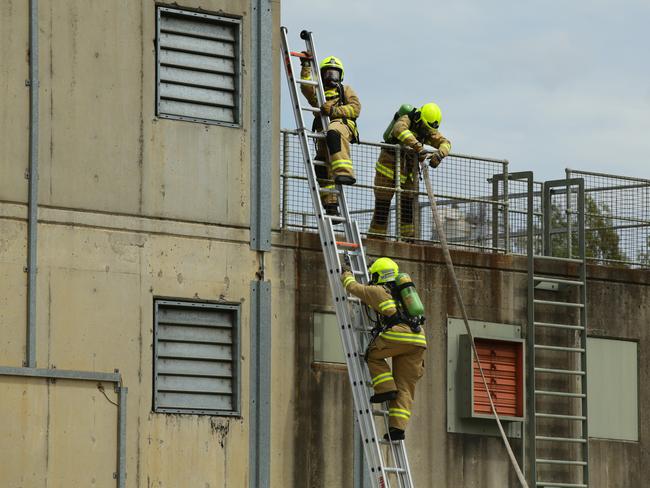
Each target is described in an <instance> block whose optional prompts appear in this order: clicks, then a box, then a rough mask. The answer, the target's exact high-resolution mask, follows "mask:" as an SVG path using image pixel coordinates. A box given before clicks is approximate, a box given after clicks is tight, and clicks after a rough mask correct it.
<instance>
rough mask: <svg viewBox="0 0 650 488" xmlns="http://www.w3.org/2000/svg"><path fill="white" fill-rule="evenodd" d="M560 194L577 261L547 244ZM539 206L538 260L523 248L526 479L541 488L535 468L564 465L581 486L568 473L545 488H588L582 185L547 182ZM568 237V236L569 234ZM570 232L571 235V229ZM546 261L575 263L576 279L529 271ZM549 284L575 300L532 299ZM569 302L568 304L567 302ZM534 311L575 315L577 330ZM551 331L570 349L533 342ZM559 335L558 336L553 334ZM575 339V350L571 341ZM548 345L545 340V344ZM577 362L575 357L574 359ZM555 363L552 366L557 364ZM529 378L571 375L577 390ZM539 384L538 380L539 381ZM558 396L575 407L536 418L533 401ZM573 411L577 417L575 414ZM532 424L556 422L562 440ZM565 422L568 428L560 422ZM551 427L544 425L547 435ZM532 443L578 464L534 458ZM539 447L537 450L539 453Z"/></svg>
mask: <svg viewBox="0 0 650 488" xmlns="http://www.w3.org/2000/svg"><path fill="white" fill-rule="evenodd" d="M557 187H560V188H563V190H562V192H565V194H566V195H567V206H569V205H570V204H571V203H570V195H572V194H576V195H577V199H576V200H577V206H578V208H577V212H576V214H577V215H578V222H577V233H578V252H577V256H576V255H574V256H571V257H570V258H563V257H558V256H554V255H553V251H554V249H553V243H552V242H551V235H552V234H551V233H550V232H549V228H550V225H551V221H550V217H549V215H550V209H551V208H552V207H551V204H552V196H553V195H554V194H555V193H558V194H559V193H560V191H559V190H555V188H557ZM543 204H544V208H545V212H544V216H545V219H544V255H541V256H540V255H535V254H534V253H533V251H532V246H529V252H528V286H529V295H528V297H529V298H528V307H529V334H530V335H529V351H530V355H529V358H530V361H529V373H530V374H529V378H530V383H531V385H530V386H532V390H533V395H532V398H531V402H530V404H529V405H530V406H531V408H530V409H529V413H530V419H531V420H530V425H529V430H528V437H529V439H528V442H529V443H530V451H529V452H530V456H531V458H530V463H531V471H530V478H531V480H532V484H533V485H534V486H546V484H547V483H545V482H540V481H538V479H537V476H538V473H537V466H538V465H540V464H551V465H553V464H555V465H559V464H561V465H566V466H573V467H575V468H577V469H580V471H581V480H580V481H579V482H576V481H574V479H579V478H577V477H574V475H577V472H569V473H567V475H566V476H570V477H571V478H569V479H567V480H566V481H563V482H560V481H558V482H555V483H550V484H549V486H567V487H568V486H583V487H587V486H589V433H588V408H587V311H586V310H587V262H586V252H585V221H584V180H583V179H581V178H573V179H566V180H557V181H549V182H546V183H545V184H544V191H543ZM531 211H532V201H531V199H529V220H530V218H531V217H530V212H531ZM529 227H530V224H529ZM569 232H571V230H569ZM574 232H575V229H574ZM528 238H529V241H531V242H532V234H531V233H530V232H529V237H528ZM542 260H543V261H547V262H557V263H564V264H568V263H575V264H576V265H577V268H578V270H577V271H578V277H576V278H573V277H572V278H571V279H566V278H563V277H553V276H551V277H550V279H548V278H547V277H545V276H541V275H543V274H544V273H539V272H538V271H537V270H536V268H535V262H536V261H542ZM545 280H546V281H551V282H556V283H560V284H566V285H574V286H575V288H573V291H574V292H575V293H576V294H577V301H576V298H575V296H576V295H571V296H573V298H571V300H572V301H571V302H569V301H566V302H560V301H556V300H553V301H550V300H539V299H536V298H535V288H534V285H535V283H536V282H539V281H545ZM567 300H569V298H567ZM538 307H544V311H545V313H547V312H549V311H551V310H554V311H560V310H562V311H563V313H567V312H566V311H567V310H572V312H573V313H577V314H578V315H579V321H578V324H577V325H569V324H556V323H549V322H543V321H540V320H539V319H538V318H537V316H536V311H537V309H538ZM538 326H539V327H544V328H553V329H555V330H556V331H560V330H565V331H567V332H568V334H569V335H567V336H563V337H566V338H567V339H572V338H573V344H572V345H570V346H567V345H565V344H564V343H560V344H558V345H553V344H549V343H548V342H545V343H543V344H538V343H537V338H536V332H535V331H536V328H537V327H538ZM558 333H559V332H558ZM578 338H579V345H578V344H576V342H578V341H577V340H576V339H578ZM546 340H548V339H546ZM558 351H560V352H565V353H569V354H567V356H566V360H565V361H564V362H563V363H562V365H561V366H559V363H557V362H554V363H552V364H553V365H552V367H539V365H538V364H537V359H538V358H539V357H540V356H539V355H542V356H541V357H542V358H545V359H548V358H550V357H551V356H549V355H548V353H549V352H551V353H552V352H558ZM578 356H579V357H578ZM557 360H558V359H556V360H555V361H557ZM535 373H549V374H562V375H574V376H575V377H576V381H577V382H576V383H575V384H576V385H578V384H579V385H580V390H579V391H571V392H562V391H549V390H545V389H538V387H537V386H538V385H536V382H537V381H538V380H537V379H536V378H535V376H536V375H535ZM539 381H540V382H541V380H539ZM548 395H550V396H558V397H567V398H570V399H575V400H579V401H580V403H579V406H578V403H570V404H567V405H566V406H565V407H564V408H563V412H557V413H549V412H544V411H542V412H540V411H538V409H537V407H536V402H535V399H536V398H538V397H541V396H548ZM578 408H579V411H578ZM537 419H546V420H547V421H552V420H558V421H560V422H563V424H562V425H563V427H562V431H563V432H565V433H566V435H564V436H563V435H561V434H560V433H559V432H556V431H554V432H553V434H552V435H548V434H547V435H544V434H541V435H540V434H538V424H537ZM567 421H568V422H569V423H568V424H567V423H566V422H567ZM553 425H555V426H556V427H558V426H557V424H549V425H547V427H546V428H547V429H548V428H549V427H552V426H553ZM537 441H542V442H545V443H546V444H549V443H550V442H553V441H554V442H556V443H557V442H560V443H571V444H574V445H575V447H576V451H575V453H577V452H579V453H580V454H579V459H578V460H572V459H569V458H566V459H562V458H563V457H565V456H560V458H559V459H551V460H549V459H547V458H546V457H545V456H542V457H540V456H539V455H538V454H539V453H538V446H537ZM543 448H544V447H543V446H542V448H541V449H543Z"/></svg>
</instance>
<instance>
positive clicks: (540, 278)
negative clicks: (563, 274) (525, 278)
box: [533, 276, 584, 286]
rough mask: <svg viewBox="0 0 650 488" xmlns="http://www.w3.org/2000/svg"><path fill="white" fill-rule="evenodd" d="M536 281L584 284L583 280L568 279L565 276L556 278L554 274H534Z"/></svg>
mask: <svg viewBox="0 0 650 488" xmlns="http://www.w3.org/2000/svg"><path fill="white" fill-rule="evenodd" d="M533 279H534V280H535V281H548V282H549V283H560V284H562V285H576V286H582V285H583V284H584V283H583V282H582V281H575V280H567V279H565V278H555V277H554V276H533Z"/></svg>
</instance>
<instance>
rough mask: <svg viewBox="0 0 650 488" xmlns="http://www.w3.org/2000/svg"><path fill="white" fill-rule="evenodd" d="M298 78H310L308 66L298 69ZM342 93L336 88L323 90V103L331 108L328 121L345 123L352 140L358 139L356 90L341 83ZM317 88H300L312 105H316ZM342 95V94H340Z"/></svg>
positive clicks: (357, 98)
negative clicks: (324, 100)
mask: <svg viewBox="0 0 650 488" xmlns="http://www.w3.org/2000/svg"><path fill="white" fill-rule="evenodd" d="M300 78H302V79H303V80H311V79H312V73H311V67H310V66H303V67H302V69H301V71H300ZM341 87H342V93H340V92H339V89H338V88H330V89H328V90H325V99H326V100H327V101H326V102H325V103H326V104H327V105H330V106H331V108H332V110H331V114H330V116H329V117H330V121H334V120H340V121H341V122H343V123H344V124H345V125H347V126H348V127H349V128H350V130H351V132H352V134H353V140H356V139H358V134H359V133H358V131H357V124H356V120H357V117H359V114H360V113H361V102H360V101H359V97H358V96H357V94H356V92H355V91H354V90H353V89H352V87H351V86H349V85H343V84H341ZM317 89H318V88H317V87H315V86H313V85H301V86H300V90H301V91H302V94H303V95H304V96H305V98H306V99H307V101H308V102H309V104H310V105H311V106H312V107H317V106H318V99H317V97H316V90H317ZM341 95H343V96H341Z"/></svg>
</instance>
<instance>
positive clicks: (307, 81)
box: [296, 79, 318, 86]
mask: <svg viewBox="0 0 650 488" xmlns="http://www.w3.org/2000/svg"><path fill="white" fill-rule="evenodd" d="M296 81H297V82H298V83H300V84H301V85H310V86H318V82H317V81H313V80H303V79H300V80H296Z"/></svg>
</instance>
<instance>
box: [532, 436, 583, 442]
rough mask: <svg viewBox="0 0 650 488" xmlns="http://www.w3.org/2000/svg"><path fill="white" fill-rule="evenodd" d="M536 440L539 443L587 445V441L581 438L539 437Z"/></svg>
mask: <svg viewBox="0 0 650 488" xmlns="http://www.w3.org/2000/svg"><path fill="white" fill-rule="evenodd" d="M535 439H536V440H538V441H549V442H577V443H580V444H586V443H587V441H586V440H585V439H583V438H580V437H548V436H544V435H537V436H535Z"/></svg>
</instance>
